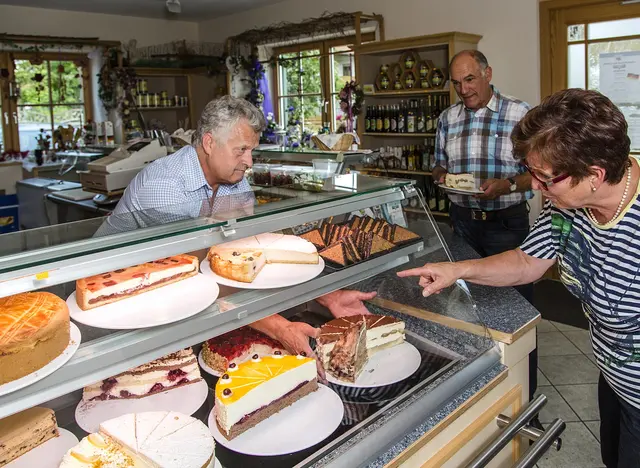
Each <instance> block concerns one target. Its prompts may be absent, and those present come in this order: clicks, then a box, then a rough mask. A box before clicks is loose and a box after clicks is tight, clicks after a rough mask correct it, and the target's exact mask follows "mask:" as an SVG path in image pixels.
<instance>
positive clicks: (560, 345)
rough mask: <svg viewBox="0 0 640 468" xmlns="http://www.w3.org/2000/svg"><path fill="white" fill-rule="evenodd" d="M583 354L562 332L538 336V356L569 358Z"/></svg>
mask: <svg viewBox="0 0 640 468" xmlns="http://www.w3.org/2000/svg"><path fill="white" fill-rule="evenodd" d="M571 354H582V352H581V351H580V350H579V349H578V348H577V347H576V346H575V345H574V344H573V343H572V342H571V341H569V339H568V338H567V337H566V336H564V335H563V334H562V333H561V332H559V331H557V332H548V333H540V334H539V335H538V356H567V355H571Z"/></svg>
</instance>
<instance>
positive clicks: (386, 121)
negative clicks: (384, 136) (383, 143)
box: [382, 105, 391, 133]
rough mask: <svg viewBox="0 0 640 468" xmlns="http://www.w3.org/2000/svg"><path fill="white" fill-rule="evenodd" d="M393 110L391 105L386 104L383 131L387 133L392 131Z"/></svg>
mask: <svg viewBox="0 0 640 468" xmlns="http://www.w3.org/2000/svg"><path fill="white" fill-rule="evenodd" d="M390 114H391V112H390V111H389V106H388V105H387V106H384V122H383V129H382V131H383V132H385V133H389V132H390V131H391V115H390Z"/></svg>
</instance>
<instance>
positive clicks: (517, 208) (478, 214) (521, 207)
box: [451, 202, 528, 221]
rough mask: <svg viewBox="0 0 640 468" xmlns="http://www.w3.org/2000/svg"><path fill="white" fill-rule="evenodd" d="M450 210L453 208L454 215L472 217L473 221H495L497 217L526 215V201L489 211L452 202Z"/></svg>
mask: <svg viewBox="0 0 640 468" xmlns="http://www.w3.org/2000/svg"><path fill="white" fill-rule="evenodd" d="M451 210H452V211H453V210H455V212H456V215H458V216H459V217H460V218H467V219H472V220H474V221H495V220H497V219H504V218H509V217H513V216H515V215H519V214H522V215H528V213H527V203H526V202H522V203H518V204H517V205H512V206H509V207H507V208H504V209H502V210H491V211H483V210H474V209H473V208H467V207H464V206H460V205H456V204H454V203H452V204H451Z"/></svg>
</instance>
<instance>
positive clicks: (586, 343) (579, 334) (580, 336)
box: [562, 330, 593, 354]
mask: <svg viewBox="0 0 640 468" xmlns="http://www.w3.org/2000/svg"><path fill="white" fill-rule="evenodd" d="M562 333H564V336H566V337H567V338H569V340H570V341H571V342H572V343H573V344H574V345H576V346H577V347H578V349H579V350H580V351H582V352H583V353H584V354H589V353H593V348H592V346H591V336H590V335H589V332H588V331H586V330H585V331H565V332H562Z"/></svg>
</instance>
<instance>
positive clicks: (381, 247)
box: [371, 234, 395, 255]
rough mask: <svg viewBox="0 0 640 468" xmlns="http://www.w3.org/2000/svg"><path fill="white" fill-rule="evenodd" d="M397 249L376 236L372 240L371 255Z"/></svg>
mask: <svg viewBox="0 0 640 468" xmlns="http://www.w3.org/2000/svg"><path fill="white" fill-rule="evenodd" d="M394 247H395V245H394V244H392V243H391V242H389V241H388V240H386V239H385V238H384V237H382V236H379V235H378V234H374V235H373V238H372V240H371V255H376V254H379V253H383V252H387V251H389V250H391V249H393V248H394Z"/></svg>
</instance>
